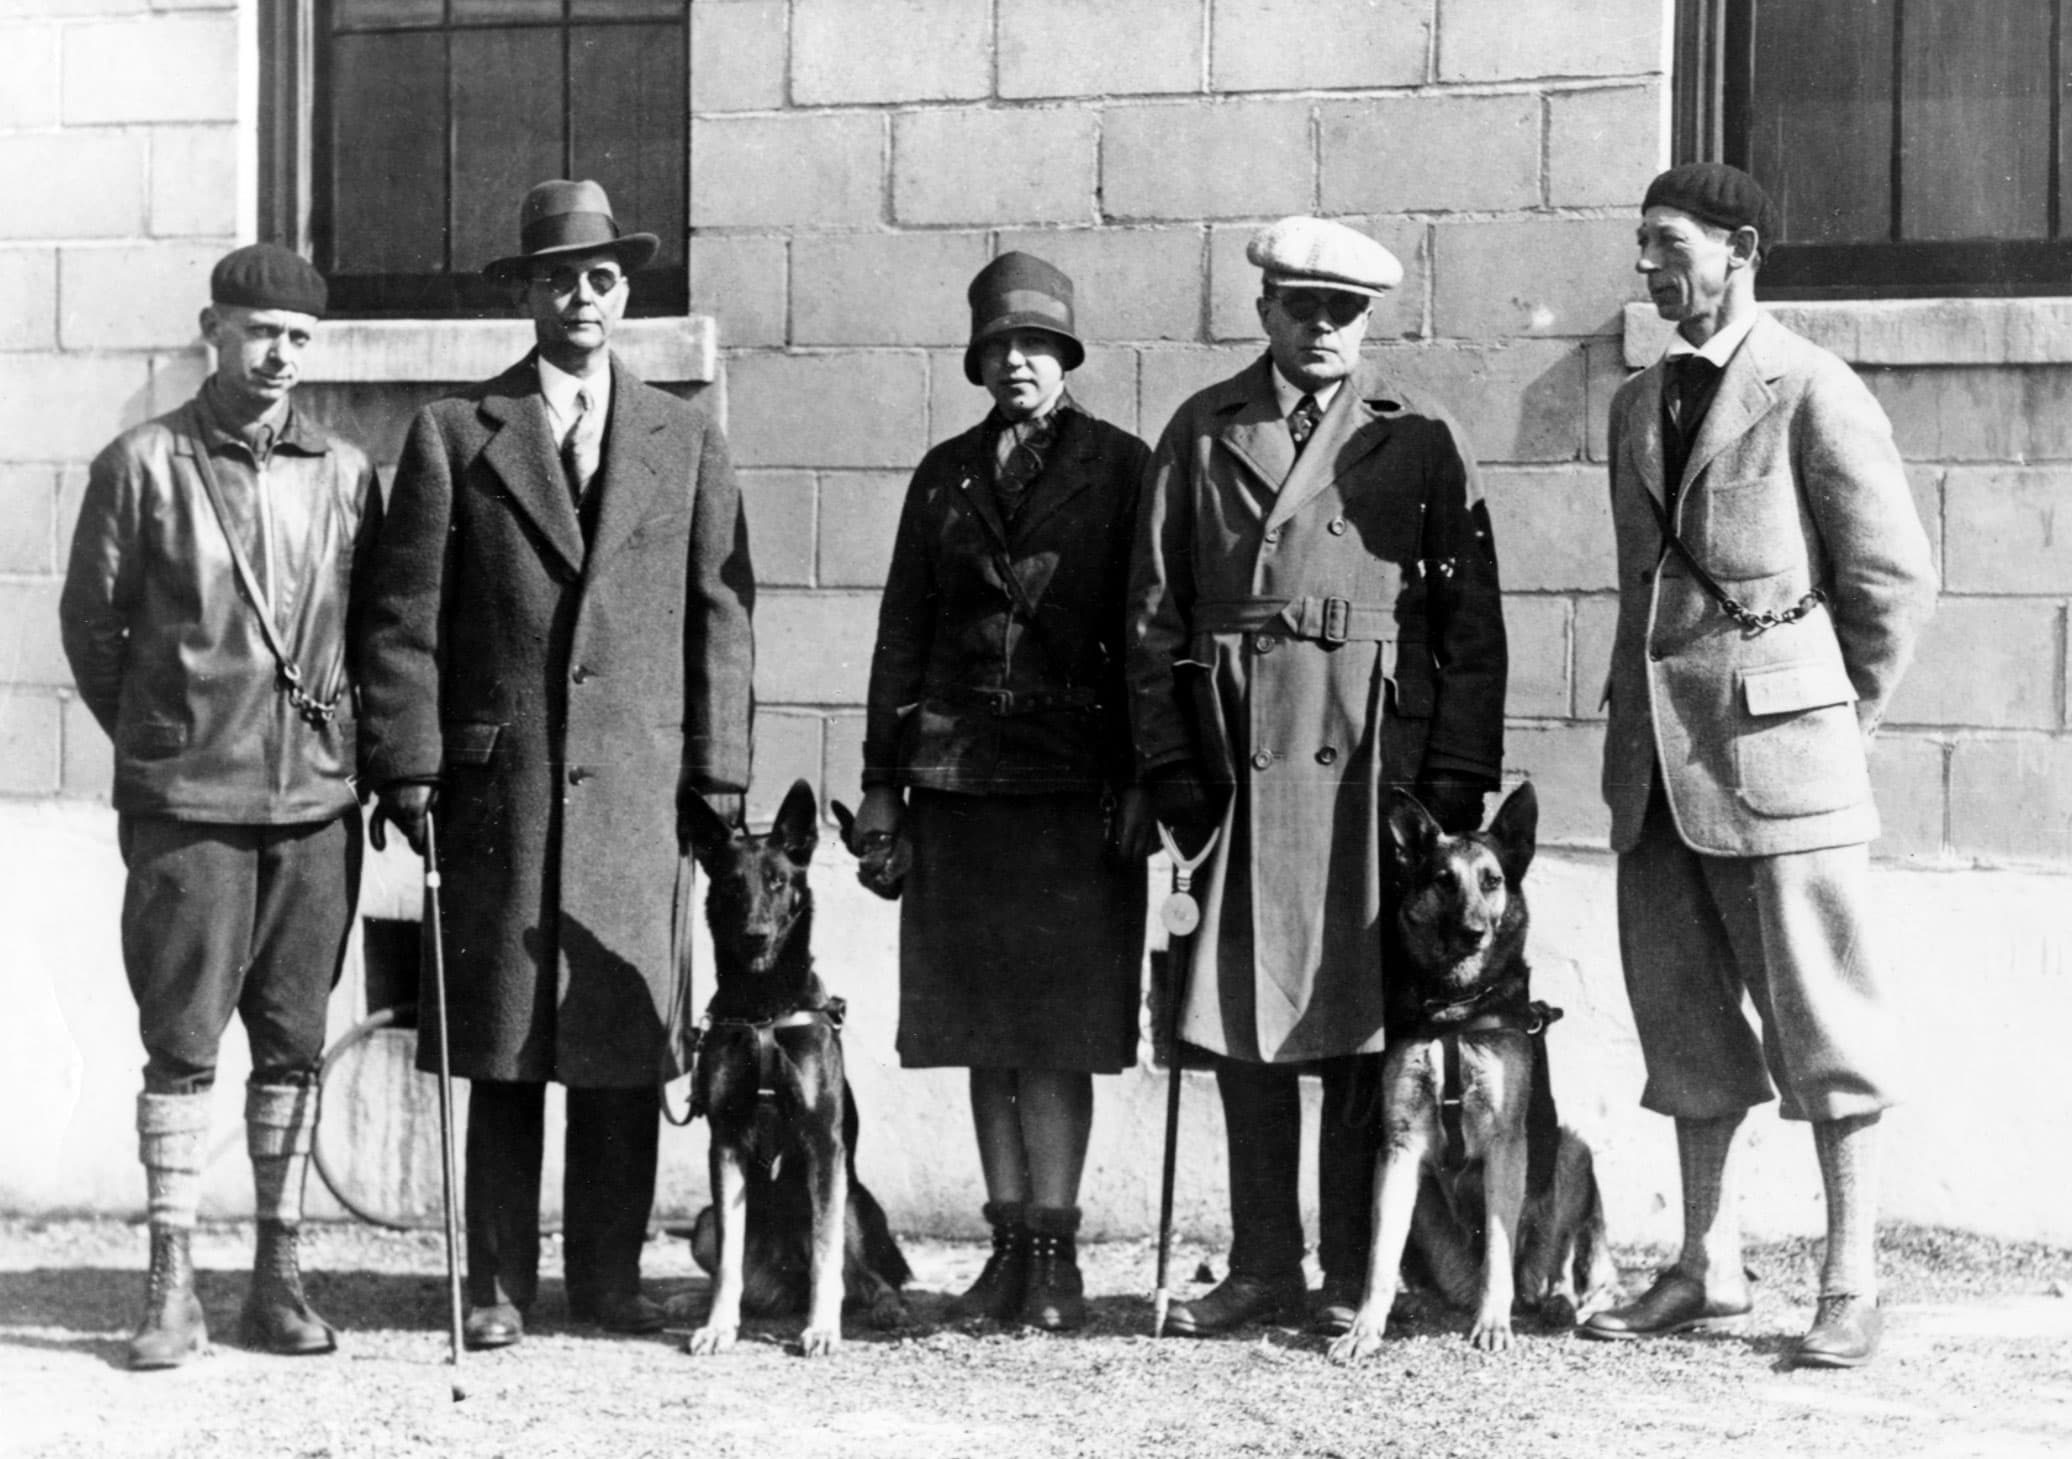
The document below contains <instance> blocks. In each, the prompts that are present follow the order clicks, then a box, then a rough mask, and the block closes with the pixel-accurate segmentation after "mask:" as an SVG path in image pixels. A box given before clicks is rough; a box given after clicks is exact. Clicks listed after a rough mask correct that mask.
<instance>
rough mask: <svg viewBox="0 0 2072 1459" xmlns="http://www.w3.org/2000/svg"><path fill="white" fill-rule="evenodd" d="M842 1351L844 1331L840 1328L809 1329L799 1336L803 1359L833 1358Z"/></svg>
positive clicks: (800, 1351)
mask: <svg viewBox="0 0 2072 1459" xmlns="http://www.w3.org/2000/svg"><path fill="white" fill-rule="evenodd" d="M841 1350H842V1330H841V1328H839V1327H809V1328H807V1329H806V1330H805V1331H804V1332H802V1333H800V1334H799V1353H800V1355H801V1356H802V1357H808V1358H825V1357H831V1356H833V1355H834V1354H835V1353H838V1352H840V1351H841Z"/></svg>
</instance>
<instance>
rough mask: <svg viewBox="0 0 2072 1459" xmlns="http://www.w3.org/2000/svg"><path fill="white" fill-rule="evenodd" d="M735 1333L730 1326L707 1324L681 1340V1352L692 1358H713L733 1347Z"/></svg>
mask: <svg viewBox="0 0 2072 1459" xmlns="http://www.w3.org/2000/svg"><path fill="white" fill-rule="evenodd" d="M736 1331H737V1329H735V1328H734V1327H732V1326H726V1327H715V1326H712V1325H710V1324H708V1325H707V1326H704V1327H701V1328H699V1329H697V1331H695V1332H693V1333H692V1334H691V1335H690V1336H689V1337H687V1338H685V1339H684V1340H683V1350H684V1351H685V1352H687V1353H689V1354H690V1355H691V1356H692V1357H694V1358H709V1357H713V1356H714V1355H716V1354H719V1353H723V1352H725V1351H726V1350H727V1349H728V1348H730V1347H732V1346H733V1345H734V1337H735V1333H736Z"/></svg>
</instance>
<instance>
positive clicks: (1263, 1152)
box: [1128, 217, 1506, 1335]
mask: <svg viewBox="0 0 2072 1459" xmlns="http://www.w3.org/2000/svg"><path fill="white" fill-rule="evenodd" d="M1246 256H1247V257H1248V258H1249V259H1250V260H1251V261H1252V262H1253V263H1254V264H1256V265H1258V267H1259V268H1260V270H1261V272H1262V290H1261V295H1260V298H1259V302H1258V308H1259V318H1260V322H1261V323H1262V324H1263V325H1264V326H1265V329H1266V337H1267V352H1266V355H1265V356H1264V357H1263V358H1261V359H1260V360H1258V361H1257V362H1255V363H1254V364H1252V365H1250V366H1248V367H1247V368H1246V369H1244V370H1242V371H1240V372H1239V373H1238V374H1237V375H1234V376H1232V377H1231V378H1230V379H1228V380H1225V381H1223V382H1221V383H1219V384H1216V385H1211V386H1210V387H1209V388H1207V389H1206V390H1203V391H1200V392H1199V393H1197V394H1196V395H1194V396H1193V397H1192V398H1190V399H1189V400H1188V401H1186V403H1184V404H1183V405H1182V406H1181V407H1180V409H1179V411H1178V412H1177V413H1176V414H1175V415H1174V417H1173V420H1172V423H1171V424H1170V425H1168V426H1167V427H1166V431H1165V434H1164V436H1163V438H1162V439H1161V440H1160V442H1159V446H1158V451H1157V454H1156V456H1155V458H1154V460H1153V464H1152V468H1151V474H1150V476H1149V478H1148V479H1147V482H1146V486H1145V491H1144V497H1143V501H1142V505H1141V508H1140V511H1139V516H1138V528H1137V547H1136V557H1135V564H1134V568H1133V570H1132V574H1131V585H1130V597H1131V604H1130V608H1131V643H1130V650H1129V664H1128V671H1129V679H1130V707H1131V717H1132V727H1133V730H1134V733H1135V738H1136V752H1137V757H1138V766H1139V770H1140V773H1141V774H1142V776H1143V779H1144V781H1145V784H1146V788H1147V792H1148V794H1149V796H1150V799H1151V803H1152V807H1153V810H1154V813H1155V814H1156V815H1157V816H1158V818H1159V819H1160V820H1161V821H1163V822H1164V823H1165V824H1166V825H1168V826H1170V827H1172V828H1174V830H1175V832H1176V835H1177V839H1178V840H1179V842H1180V844H1181V848H1182V850H1183V852H1185V851H1190V850H1191V848H1192V847H1194V846H1198V845H1199V844H1200V843H1201V842H1202V841H1203V840H1205V839H1206V838H1207V836H1208V834H1209V833H1210V832H1211V831H1212V830H1219V831H1220V833H1221V834H1220V839H1219V842H1218V845H1217V848H1216V850H1215V852H1214V854H1213V855H1212V857H1211V858H1210V860H1209V861H1208V863H1207V864H1206V865H1205V867H1204V868H1203V870H1204V872H1205V873H1206V875H1205V876H1200V877H1198V879H1197V882H1196V886H1197V888H1199V889H1200V894H1199V900H1200V903H1201V924H1200V927H1199V930H1198V931H1197V933H1196V935H1195V937H1194V939H1193V944H1192V945H1193V950H1194V966H1193V969H1192V972H1191V977H1190V980H1189V984H1188V988H1187V996H1186V1001H1185V1004H1184V1006H1183V1009H1182V1023H1181V1030H1180V1032H1181V1037H1182V1038H1183V1039H1184V1040H1186V1041H1187V1042H1188V1043H1190V1044H1193V1045H1195V1046H1197V1047H1199V1048H1201V1049H1205V1050H1207V1051H1208V1052H1209V1053H1211V1054H1213V1055H1214V1056H1215V1059H1214V1064H1215V1070H1216V1083H1217V1088H1218V1090H1219V1092H1220V1093H1221V1095H1222V1100H1223V1114H1224V1121H1225V1124H1226V1126H1227V1129H1228V1136H1229V1157H1230V1207H1231V1225H1232V1228H1233V1235H1232V1240H1231V1250H1230V1273H1229V1276H1228V1277H1227V1278H1226V1279H1225V1280H1224V1282H1223V1283H1222V1284H1221V1285H1220V1286H1218V1287H1217V1288H1216V1289H1215V1290H1214V1291H1212V1292H1210V1293H1209V1294H1208V1295H1206V1296H1205V1297H1203V1298H1201V1299H1200V1300H1198V1301H1194V1302H1184V1303H1178V1304H1175V1306H1174V1307H1173V1309H1172V1312H1171V1317H1170V1322H1171V1326H1172V1327H1173V1330H1174V1331H1176V1332H1178V1333H1182V1334H1186V1335H1200V1334H1207V1333H1215V1332H1222V1331H1225V1330H1227V1329H1229V1328H1231V1327H1235V1326H1237V1325H1238V1324H1240V1323H1243V1322H1247V1321H1252V1320H1256V1319H1261V1318H1269V1317H1280V1316H1286V1315H1293V1314H1299V1313H1300V1312H1301V1310H1302V1307H1303V1304H1304V1301H1305V1298H1306V1288H1305V1284H1304V1280H1303V1274H1302V1254H1303V1243H1302V1222H1301V1217H1300V1214H1299V1209H1298V1204H1297V1190H1296V1173H1297V1168H1298V1151H1299V1148H1300V1143H1301V1133H1302V1123H1301V1103H1300V1092H1299V1089H1298V1085H1297V1077H1296V1076H1297V1074H1298V1072H1300V1071H1302V1070H1304V1069H1310V1070H1317V1071H1319V1072H1321V1074H1322V1077H1323V1096H1324V1101H1323V1119H1322V1130H1321V1134H1320V1138H1319V1152H1318V1176H1319V1186H1320V1195H1319V1207H1320V1218H1319V1226H1320V1231H1319V1242H1318V1256H1319V1258H1320V1261H1321V1265H1322V1267H1323V1273H1324V1293H1323V1303H1322V1308H1321V1311H1320V1313H1319V1318H1320V1322H1321V1325H1322V1326H1323V1327H1324V1328H1325V1329H1326V1330H1327V1331H1341V1332H1342V1331H1344V1330H1345V1328H1346V1327H1348V1326H1350V1324H1351V1322H1352V1317H1353V1311H1354V1309H1355V1308H1356V1307H1357V1305H1358V1302H1359V1297H1360V1292H1361V1287H1362V1283H1363V1281H1364V1278H1365V1273H1366V1253H1367V1230H1368V1222H1369V1219H1370V1212H1369V1204H1370V1192H1371V1189H1372V1183H1373V1171H1374V1154H1375V1148H1376V1139H1377V1133H1378V1128H1377V1122H1375V1121H1374V1120H1373V1119H1372V1118H1371V1113H1368V1114H1367V1115H1366V1116H1365V1117H1363V1111H1362V1109H1361V1108H1360V1105H1361V1102H1360V1101H1357V1100H1356V1099H1354V1098H1353V1084H1354V1079H1355V1075H1356V1073H1357V1072H1358V1069H1359V1060H1358V1058H1357V1056H1360V1055H1367V1054H1372V1053H1376V1052H1378V1051H1379V1050H1380V1049H1381V1047H1382V1042H1383V1027H1382V1025H1383V1000H1384V995H1385V991H1386V984H1385V978H1386V976H1387V973H1388V970H1387V969H1386V968H1385V967H1384V966H1383V964H1382V940H1383V938H1382V933H1383V925H1382V918H1383V916H1384V907H1383V901H1382V896H1383V889H1384V887H1385V886H1386V885H1387V882H1388V867H1387V865H1386V864H1385V851H1386V848H1387V846H1388V845H1389V836H1388V830H1387V827H1386V824H1385V821H1384V806H1383V797H1384V794H1385V792H1386V790H1387V788H1388V787H1389V786H1391V785H1402V786H1412V785H1414V786H1415V787H1416V790H1417V793H1418V794H1419V795H1420V796H1421V797H1422V798H1423V799H1424V801H1425V804H1426V805H1427V806H1428V807H1429V808H1430V809H1431V810H1432V811H1433V813H1434V814H1435V815H1436V816H1437V817H1438V818H1439V820H1440V822H1441V824H1442V825H1444V826H1445V827H1446V828H1447V829H1448V830H1451V831H1461V830H1466V829H1471V828H1473V827H1475V826H1478V825H1479V824H1480V823H1481V815H1482V804H1483V797H1484V795H1485V794H1486V793H1487V792H1488V791H1489V790H1490V789H1492V788H1494V787H1495V785H1496V784H1497V777H1498V770H1499V767H1500V764H1501V760H1502V754H1503V716H1504V683H1505V672H1506V661H1505V644H1504V624H1503V615H1502V608H1501V605H1500V601H1499V595H1498V591H1497V569H1496V555H1495V551H1494V548H1493V546H1492V543H1491V538H1490V530H1489V518H1488V514H1487V511H1486V509H1485V507H1484V504H1483V500H1482V492H1481V488H1480V485H1479V483H1478V481H1477V479H1476V474H1475V465H1474V458H1473V456H1472V454H1471V452H1470V451H1469V449H1468V446H1467V443H1466V441H1465V440H1463V439H1462V436H1461V433H1460V431H1459V429H1458V428H1457V427H1456V426H1454V424H1453V423H1452V422H1451V421H1450V420H1449V419H1448V418H1447V416H1446V415H1445V414H1443V413H1442V412H1441V411H1439V410H1438V409H1436V408H1435V407H1433V406H1432V405H1430V404H1428V403H1426V402H1424V401H1422V400H1420V399H1419V398H1418V397H1417V396H1416V395H1414V394H1412V393H1410V392H1408V391H1405V390H1403V389H1402V388H1401V387H1400V386H1398V385H1396V384H1395V383H1393V382H1391V381H1389V380H1388V379H1386V378H1385V377H1384V376H1383V375H1382V374H1381V372H1380V371H1379V370H1378V369H1376V368H1375V367H1374V366H1373V365H1371V364H1363V363H1362V361H1361V358H1360V345H1361V341H1362V339H1363V338H1364V337H1365V334H1366V330H1367V324H1368V320H1369V317H1370V312H1371V309H1372V306H1373V303H1374V301H1375V300H1376V299H1378V298H1380V297H1382V296H1383V295H1385V294H1386V293H1387V292H1388V291H1389V290H1390V289H1392V288H1393V287H1395V285H1396V283H1397V281H1398V280H1399V279H1400V278H1401V277H1402V266H1401V265H1400V264H1399V263H1398V262H1397V261H1396V259H1395V258H1394V256H1393V255H1391V254H1390V253H1389V251H1388V250H1387V249H1385V248H1383V247H1382V246H1381V245H1380V244H1378V243H1376V242H1375V241H1374V240H1372V239H1371V238H1368V237H1366V236H1365V235H1363V234H1361V233H1358V232H1355V231H1354V230H1353V229H1351V228H1347V227H1345V226H1344V225H1342V224H1339V223H1333V222H1327V221H1325V220H1322V219H1317V218H1305V217H1298V218H1288V219H1284V220H1282V221H1281V222H1279V223H1275V224H1272V225H1271V226H1269V227H1267V228H1264V229H1262V230H1261V231H1260V232H1259V233H1258V234H1257V235H1256V236H1255V237H1254V238H1253V239H1252V242H1251V245H1250V247H1249V248H1248V249H1247V250H1246Z"/></svg>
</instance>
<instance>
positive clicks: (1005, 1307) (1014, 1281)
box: [949, 1201, 1029, 1322]
mask: <svg viewBox="0 0 2072 1459" xmlns="http://www.w3.org/2000/svg"><path fill="white" fill-rule="evenodd" d="M1028 1215H1029V1207H1028V1205H1027V1204H1026V1203H1025V1202H1022V1201H987V1202H986V1204H985V1216H986V1222H987V1224H988V1225H990V1226H991V1227H992V1228H993V1254H992V1255H991V1256H989V1257H987V1258H986V1264H985V1266H984V1268H982V1269H981V1270H980V1272H979V1274H978V1280H977V1281H975V1282H973V1283H972V1284H971V1286H970V1287H969V1288H967V1289H966V1290H965V1291H964V1292H963V1293H962V1294H961V1295H959V1296H957V1297H954V1298H952V1299H951V1301H950V1307H949V1313H950V1319H951V1321H953V1322H963V1321H968V1320H969V1319H971V1318H974V1317H991V1318H996V1319H998V1320H999V1321H1001V1322H1008V1321H1012V1320H1013V1319H1014V1317H1015V1316H1016V1315H1017V1314H1019V1313H1020V1312H1021V1310H1022V1297H1023V1295H1024V1293H1026V1291H1027V1290H1028V1286H1029V1224H1028Z"/></svg>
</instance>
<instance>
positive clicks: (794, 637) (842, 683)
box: [755, 589, 878, 705]
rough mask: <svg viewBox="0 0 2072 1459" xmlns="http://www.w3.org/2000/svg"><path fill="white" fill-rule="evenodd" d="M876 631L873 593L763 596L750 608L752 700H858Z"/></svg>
mask: <svg viewBox="0 0 2072 1459" xmlns="http://www.w3.org/2000/svg"><path fill="white" fill-rule="evenodd" d="M877 634H878V595H877V594H876V593H828V592H820V593H800V592H789V591H784V590H781V589H780V590H779V591H777V592H773V593H770V594H767V595H766V596H765V597H763V598H762V599H761V601H759V602H758V603H757V604H756V612H755V639H756V646H755V696H756V700H757V702H758V703H762V704H850V705H860V704H862V703H863V696H864V691H865V690H866V689H867V688H868V687H869V686H870V671H871V650H872V647H873V645H874V644H875V643H876V641H877Z"/></svg>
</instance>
